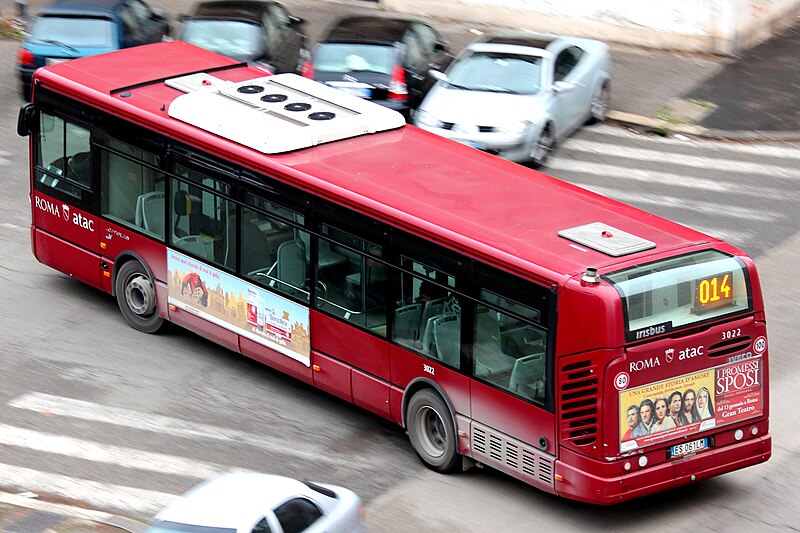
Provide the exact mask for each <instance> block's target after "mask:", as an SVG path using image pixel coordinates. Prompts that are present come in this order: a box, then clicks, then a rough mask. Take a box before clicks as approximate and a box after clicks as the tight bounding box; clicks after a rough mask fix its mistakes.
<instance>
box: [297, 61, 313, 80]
mask: <svg viewBox="0 0 800 533" xmlns="http://www.w3.org/2000/svg"><path fill="white" fill-rule="evenodd" d="M300 74H301V75H302V76H303V77H304V78H308V79H310V80H313V79H314V63H312V62H311V61H309V60H308V59H306V60H305V61H303V70H302V72H300Z"/></svg>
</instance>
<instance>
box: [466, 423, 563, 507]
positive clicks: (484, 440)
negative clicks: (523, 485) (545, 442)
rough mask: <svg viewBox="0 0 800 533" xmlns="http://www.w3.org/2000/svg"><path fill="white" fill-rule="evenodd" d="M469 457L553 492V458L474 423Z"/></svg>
mask: <svg viewBox="0 0 800 533" xmlns="http://www.w3.org/2000/svg"><path fill="white" fill-rule="evenodd" d="M472 457H473V459H475V460H477V461H480V462H482V463H485V464H487V465H490V466H492V467H494V468H497V469H498V470H502V471H505V472H509V473H515V474H517V475H519V476H520V477H522V478H524V479H525V480H526V481H527V482H528V483H530V484H532V485H536V486H539V487H542V488H546V489H549V490H550V491H551V492H552V489H553V457H552V456H550V455H548V454H547V453H545V452H543V451H542V450H538V449H536V448H534V447H533V446H529V445H527V444H525V443H524V442H521V441H519V440H517V439H514V438H512V437H509V436H508V435H505V434H504V433H500V432H498V431H494V430H492V429H490V428H488V427H486V426H482V425H480V424H478V423H476V422H473V423H472Z"/></svg>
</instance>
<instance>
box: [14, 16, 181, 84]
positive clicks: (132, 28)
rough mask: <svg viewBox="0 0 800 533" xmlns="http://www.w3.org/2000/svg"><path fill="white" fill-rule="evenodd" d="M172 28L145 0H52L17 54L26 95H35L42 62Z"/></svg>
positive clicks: (143, 40)
mask: <svg viewBox="0 0 800 533" xmlns="http://www.w3.org/2000/svg"><path fill="white" fill-rule="evenodd" d="M169 32H170V24H169V21H168V20H167V18H166V17H165V16H164V15H163V14H162V13H161V12H160V11H157V10H154V9H151V8H150V6H148V5H147V4H146V3H144V2H143V1H142V0H53V1H52V2H50V3H49V4H48V5H47V6H46V7H45V8H44V9H42V11H41V13H40V14H39V16H38V17H36V18H35V19H34V20H33V23H32V24H31V28H30V32H29V34H28V36H27V37H26V38H25V40H24V41H22V46H21V47H20V49H19V52H18V53H17V66H18V69H19V76H20V81H21V82H22V96H23V97H24V98H26V99H28V98H30V93H31V76H33V71H34V70H36V69H37V68H39V67H43V66H45V65H51V64H53V63H58V62H61V61H66V60H68V59H74V58H76V57H84V56H90V55H94V54H101V53H103V52H110V51H112V50H118V49H120V48H128V47H131V46H137V45H140V44H148V43H155V42H158V41H161V40H162V39H163V38H164V36H167V35H169Z"/></svg>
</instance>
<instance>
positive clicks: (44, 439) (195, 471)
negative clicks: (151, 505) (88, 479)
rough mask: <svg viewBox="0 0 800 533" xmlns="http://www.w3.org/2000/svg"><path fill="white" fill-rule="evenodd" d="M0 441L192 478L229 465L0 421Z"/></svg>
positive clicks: (77, 457)
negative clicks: (42, 430)
mask: <svg viewBox="0 0 800 533" xmlns="http://www.w3.org/2000/svg"><path fill="white" fill-rule="evenodd" d="M0 444H4V445H6V446H19V447H22V448H27V449H29V450H36V451H40V452H45V453H51V454H57V455H65V456H69V457H74V458H76V459H83V460H86V461H93V462H96V463H105V464H113V465H117V466H122V467H125V468H134V469H137V470H146V471H150V472H159V473H163V474H172V475H177V476H184V477H189V478H192V479H207V478H209V477H213V476H216V475H219V474H221V473H223V472H226V471H228V470H231V468H232V467H226V466H223V465H215V464H209V463H202V462H199V461H192V460H190V459H185V458H182V457H177V456H173V455H166V454H163V453H152V452H146V451H142V450H137V449H134V448H126V447H120V446H112V445H109V444H102V443H98V442H94V441H89V440H83V439H75V438H71V437H65V436H63V435H54V434H51V433H42V432H39V431H33V430H30V429H22V428H18V427H14V426H9V425H7V424H0Z"/></svg>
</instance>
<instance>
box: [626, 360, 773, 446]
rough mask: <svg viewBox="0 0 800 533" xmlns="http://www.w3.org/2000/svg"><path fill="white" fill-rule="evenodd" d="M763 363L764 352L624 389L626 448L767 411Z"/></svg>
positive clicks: (694, 432) (732, 421)
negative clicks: (760, 354) (744, 358)
mask: <svg viewBox="0 0 800 533" xmlns="http://www.w3.org/2000/svg"><path fill="white" fill-rule="evenodd" d="M762 363H763V361H762V358H761V357H760V356H759V357H754V358H751V359H746V360H744V361H736V362H733V363H728V364H725V365H721V366H717V367H714V368H710V369H707V370H703V371H701V372H695V373H693V374H687V375H685V376H680V377H677V378H672V379H668V380H665V381H660V382H656V383H649V384H647V385H643V386H641V387H636V388H634V389H630V390H623V391H620V393H619V405H620V419H619V420H620V424H619V428H620V452H623V453H624V452H629V451H632V450H635V449H637V448H641V447H644V446H650V445H652V444H658V443H660V442H664V441H667V440H670V439H674V438H676V437H680V436H688V435H692V434H697V433H701V432H703V431H706V430H709V429H712V428H715V427H718V426H722V425H725V424H731V423H734V422H741V421H743V420H747V419H749V418H753V417H757V416H761V414H762V413H763V398H762V386H763V378H762V376H763V372H762V370H763V368H762Z"/></svg>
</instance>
